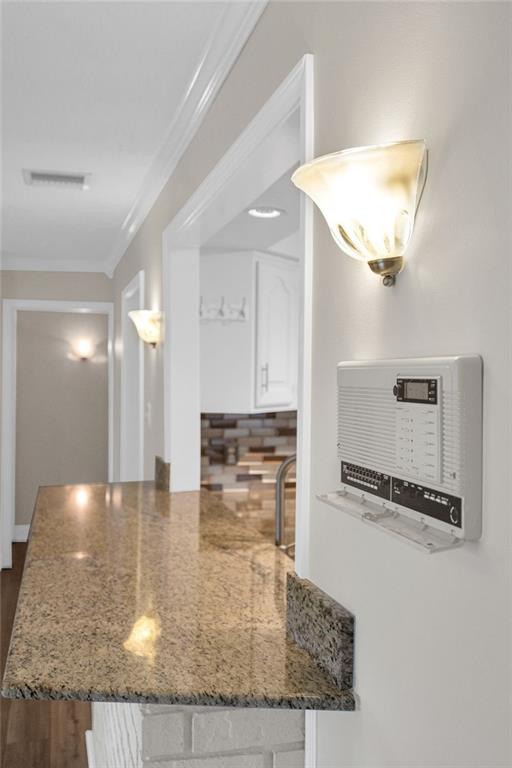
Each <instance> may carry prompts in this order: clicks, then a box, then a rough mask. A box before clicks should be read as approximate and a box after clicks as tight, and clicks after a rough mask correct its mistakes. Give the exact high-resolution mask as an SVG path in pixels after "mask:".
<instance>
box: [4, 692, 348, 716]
mask: <svg viewBox="0 0 512 768" xmlns="http://www.w3.org/2000/svg"><path fill="white" fill-rule="evenodd" d="M1 696H2V697H3V698H7V699H25V700H31V701H84V702H86V701H91V702H93V701H94V702H116V703H127V704H128V703H129V704H132V703H138V704H172V705H181V706H210V707H233V708H247V709H299V710H305V709H309V710H315V711H344V712H351V711H353V710H354V709H355V708H356V702H355V697H354V694H353V691H351V690H348V691H340V692H339V694H336V695H334V696H332V697H327V696H325V695H323V696H321V697H318V698H315V697H314V696H311V697H309V696H304V697H301V698H299V697H295V698H291V697H290V696H286V697H285V698H279V697H275V698H271V697H262V696H257V695H250V694H247V695H244V694H236V695H235V694H233V695H230V696H225V695H222V694H208V693H204V694H201V693H190V694H189V695H175V694H172V695H169V696H165V695H160V694H158V695H152V694H143V693H137V692H128V691H127V692H126V693H125V694H122V693H110V694H108V693H102V692H100V691H95V692H92V691H70V690H66V691H56V690H50V689H45V688H44V687H38V688H37V689H32V688H27V687H26V686H16V687H10V688H3V689H2V691H1Z"/></svg>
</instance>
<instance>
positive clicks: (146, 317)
mask: <svg viewBox="0 0 512 768" xmlns="http://www.w3.org/2000/svg"><path fill="white" fill-rule="evenodd" d="M128 317H129V318H130V320H132V322H133V324H134V325H135V328H136V329H137V333H138V334H139V338H141V339H142V341H144V342H145V343H146V344H150V345H151V346H152V347H153V348H155V347H156V345H157V344H158V343H159V342H160V341H161V340H162V312H157V311H155V310H152V309H134V310H132V312H128Z"/></svg>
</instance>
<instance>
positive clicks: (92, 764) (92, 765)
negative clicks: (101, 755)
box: [85, 731, 96, 768]
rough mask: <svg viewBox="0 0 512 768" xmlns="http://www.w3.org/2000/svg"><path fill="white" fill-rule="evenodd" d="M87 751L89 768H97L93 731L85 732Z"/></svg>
mask: <svg viewBox="0 0 512 768" xmlns="http://www.w3.org/2000/svg"><path fill="white" fill-rule="evenodd" d="M85 749H86V750H87V765H88V766H89V768H96V758H95V757H94V741H93V738H92V731H86V732H85Z"/></svg>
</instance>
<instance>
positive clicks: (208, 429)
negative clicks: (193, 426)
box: [201, 411, 297, 491]
mask: <svg viewBox="0 0 512 768" xmlns="http://www.w3.org/2000/svg"><path fill="white" fill-rule="evenodd" d="M296 445H297V412H296V411H278V412H273V413H253V414H240V413H234V414H233V413H230V414H228V413H203V414H202V415H201V484H202V486H203V487H207V488H209V489H210V490H212V491H222V490H226V489H228V488H229V489H236V488H240V489H242V488H244V487H249V486H250V484H251V483H253V482H258V481H264V477H265V476H266V475H270V478H271V477H272V476H273V475H274V474H275V473H274V472H273V471H269V472H268V473H267V472H264V470H263V467H264V466H265V464H267V465H268V467H269V470H270V468H271V466H272V468H273V469H274V468H275V467H276V465H277V463H278V462H279V459H280V457H282V458H284V457H286V456H288V455H289V454H291V453H295V450H296ZM259 467H261V470H260V469H259ZM270 478H269V479H270Z"/></svg>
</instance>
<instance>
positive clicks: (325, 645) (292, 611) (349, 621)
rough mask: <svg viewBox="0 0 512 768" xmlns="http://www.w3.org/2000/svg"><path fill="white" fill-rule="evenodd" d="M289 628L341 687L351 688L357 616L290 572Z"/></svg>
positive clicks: (288, 577)
mask: <svg viewBox="0 0 512 768" xmlns="http://www.w3.org/2000/svg"><path fill="white" fill-rule="evenodd" d="M286 598H287V600H286V605H287V611H286V631H287V635H288V637H289V638H290V639H291V640H293V641H294V642H295V643H296V644H297V645H299V646H300V647H301V648H303V649H304V650H305V651H306V652H307V653H308V654H309V655H310V656H311V657H312V658H313V659H314V661H315V662H316V664H317V665H318V666H319V667H320V668H321V669H322V670H323V671H324V672H325V673H326V674H327V675H328V676H329V677H330V678H331V680H332V681H333V683H334V684H335V685H336V686H337V687H338V688H339V689H340V690H341V691H345V690H351V689H352V686H353V668H354V624H355V620H354V616H353V614H352V613H350V611H348V610H347V609H346V608H345V607H344V606H343V605H341V604H340V603H338V602H337V601H336V600H335V599H334V598H332V597H331V596H330V595H328V594H327V593H326V592H324V591H323V590H321V589H320V588H319V587H318V586H317V585H316V584H313V582H311V581H309V580H308V579H303V578H300V577H299V576H298V575H297V574H296V573H288V574H287V579H286Z"/></svg>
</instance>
